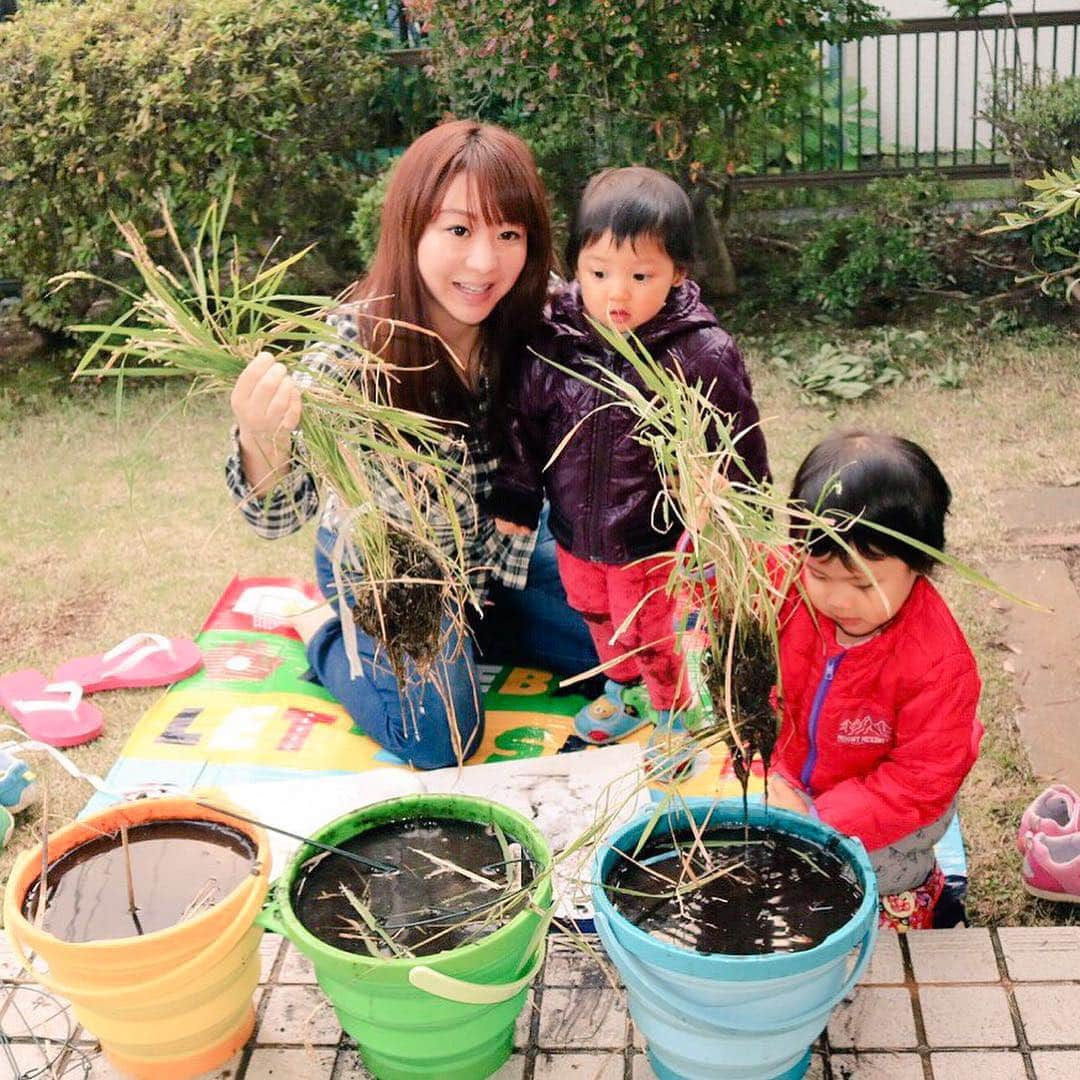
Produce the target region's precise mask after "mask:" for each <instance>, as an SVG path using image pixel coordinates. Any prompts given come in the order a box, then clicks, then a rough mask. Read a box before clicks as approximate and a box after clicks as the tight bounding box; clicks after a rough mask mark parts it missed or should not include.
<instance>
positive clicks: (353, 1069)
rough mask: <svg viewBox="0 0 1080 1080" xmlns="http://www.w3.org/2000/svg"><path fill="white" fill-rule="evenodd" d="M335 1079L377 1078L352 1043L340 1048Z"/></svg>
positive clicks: (358, 1079)
mask: <svg viewBox="0 0 1080 1080" xmlns="http://www.w3.org/2000/svg"><path fill="white" fill-rule="evenodd" d="M245 1080H246V1078H245ZM334 1080H375V1078H374V1077H373V1076H372V1075H371V1073H369V1072H368V1071H367V1069H366V1068H365V1067H364V1062H363V1060H362V1059H361V1057H360V1054H359V1052H358V1051H357V1049H356V1047H355V1046H353V1045H351V1044H350V1045H349V1046H348V1047H346V1048H345V1049H340V1050H338V1056H337V1067H336V1068H335V1070H334Z"/></svg>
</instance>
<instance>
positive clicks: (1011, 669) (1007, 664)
mask: <svg viewBox="0 0 1080 1080" xmlns="http://www.w3.org/2000/svg"><path fill="white" fill-rule="evenodd" d="M1001 666H1002V667H1003V668H1004V669H1005V670H1006V671H1007V672H1008V673H1009V674H1010V675H1015V674H1016V665H1015V664H1014V663H1013V662H1012V661H1011V660H1002V661H1001Z"/></svg>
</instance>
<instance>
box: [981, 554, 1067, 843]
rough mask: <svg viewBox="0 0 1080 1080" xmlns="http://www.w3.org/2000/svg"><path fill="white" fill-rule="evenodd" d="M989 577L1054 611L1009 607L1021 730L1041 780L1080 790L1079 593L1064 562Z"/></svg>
mask: <svg viewBox="0 0 1080 1080" xmlns="http://www.w3.org/2000/svg"><path fill="white" fill-rule="evenodd" d="M988 573H989V575H990V577H991V578H992V579H993V580H994V581H996V582H997V583H998V584H999V585H1001V586H1002V587H1003V588H1005V589H1008V590H1009V591H1010V592H1012V593H1015V594H1017V595H1018V596H1023V597H1025V598H1026V599H1028V600H1034V601H1036V602H1037V603H1039V604H1042V605H1043V606H1044V607H1047V608H1050V609H1051V612H1050V613H1049V614H1048V613H1047V612H1045V611H1035V610H1032V609H1031V608H1027V607H1022V606H1020V605H1018V604H1011V605H1007V607H1006V610H1005V624H1006V625H1005V630H1004V639H1005V641H1006V643H1007V644H1008V645H1010V646H1011V647H1012V649H1013V650H1014V655H1011V656H1010V657H1009V658H1008V660H1007V663H1008V665H1009V670H1010V671H1012V672H1014V673H1015V676H1016V685H1017V692H1018V693H1019V696H1020V702H1021V709H1020V711H1019V713H1018V714H1017V724H1018V726H1019V728H1020V735H1021V737H1022V740H1023V743H1024V747H1025V749H1026V750H1027V754H1028V758H1029V760H1030V761H1031V767H1032V769H1033V770H1034V772H1035V775H1036V776H1040V777H1044V778H1050V777H1054V778H1056V779H1058V780H1062V781H1064V782H1065V783H1066V784H1071V785H1072V786H1074V787H1076V786H1080V744H1078V743H1077V740H1076V738H1075V735H1074V733H1073V722H1074V719H1075V715H1076V706H1077V702H1078V700H1080V692H1078V690H1077V685H1076V680H1075V676H1074V672H1075V670H1076V657H1077V654H1078V653H1080V593H1077V590H1076V587H1075V586H1074V585H1073V583H1072V580H1071V578H1070V577H1069V568H1068V567H1067V566H1066V565H1065V563H1064V562H1062V561H1061V560H1059V559H1035V560H1031V561H1029V562H1018V561H1012V562H1003V563H995V564H993V565H991V566H989V567H988ZM1034 795H1035V792H1032V796H1034ZM1017 824H1019V822H1018V823H1017Z"/></svg>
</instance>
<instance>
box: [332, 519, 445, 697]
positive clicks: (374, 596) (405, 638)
mask: <svg viewBox="0 0 1080 1080" xmlns="http://www.w3.org/2000/svg"><path fill="white" fill-rule="evenodd" d="M388 542H389V548H390V567H391V572H390V575H389V578H388V580H385V581H374V580H373V581H364V582H359V583H357V584H355V585H353V586H352V591H353V595H354V599H355V603H354V604H353V608H352V615H353V622H355V623H356V625H357V627H358V628H359V629H361V630H362V631H363V632H364V633H365V634H367V635H369V636H370V637H372V638H374V639H375V641H377V642H379V643H381V644H382V646H383V648H384V649H385V650H386V656H387V659H388V661H389V663H390V669H391V670H392V671H393V673H394V676H395V677H396V678H397V679H398V681H399V682H400V681H401V680H402V679H404V678H405V677H406V676H407V675H408V673H409V672H408V662H409V660H411V661H412V662H413V664H415V665H416V668H417V669H418V670H419V672H420V673H421V674H424V673H426V672H427V671H428V670H429V669H430V667H431V665H432V664H433V663H434V662H435V659H436V657H437V656H438V655H439V652H440V645H441V644H442V616H443V610H444V604H445V599H446V593H447V586H446V583H445V582H444V581H443V580H442V579H441V578H442V575H441V574H440V571H439V568H438V566H437V565H436V563H435V560H434V559H433V558H432V557H431V555H430V554H429V553H428V552H427V551H426V550H425V549H424V548H423V547H422V546H421V545H420V544H418V543H417V542H416V541H415V540H413V539H412V538H411V537H410V536H408V535H406V534H405V533H401V532H398V531H397V530H391V531H390V533H389V541H388Z"/></svg>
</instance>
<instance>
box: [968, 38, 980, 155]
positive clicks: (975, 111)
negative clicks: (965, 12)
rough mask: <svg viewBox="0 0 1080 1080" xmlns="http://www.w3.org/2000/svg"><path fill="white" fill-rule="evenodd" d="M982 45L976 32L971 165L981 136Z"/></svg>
mask: <svg viewBox="0 0 1080 1080" xmlns="http://www.w3.org/2000/svg"><path fill="white" fill-rule="evenodd" d="M981 44H982V35H981V33H980V31H978V30H976V31H975V32H974V33H973V34H972V35H971V51H972V53H973V56H974V63H973V66H974V69H975V74H974V77H973V79H972V86H971V164H972V165H974V164H975V159H976V148H977V146H978V134H979V130H978V129H979V46H980V45H981Z"/></svg>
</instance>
